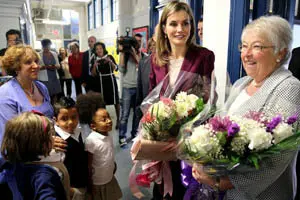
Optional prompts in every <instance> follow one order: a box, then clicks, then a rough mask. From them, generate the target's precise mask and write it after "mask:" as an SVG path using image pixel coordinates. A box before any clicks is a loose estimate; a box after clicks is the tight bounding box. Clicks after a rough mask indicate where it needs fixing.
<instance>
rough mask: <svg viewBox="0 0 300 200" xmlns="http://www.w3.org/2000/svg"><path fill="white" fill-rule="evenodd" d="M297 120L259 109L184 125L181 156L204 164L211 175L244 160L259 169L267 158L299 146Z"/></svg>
mask: <svg viewBox="0 0 300 200" xmlns="http://www.w3.org/2000/svg"><path fill="white" fill-rule="evenodd" d="M296 121H297V117H296V116H291V117H288V118H284V117H282V116H280V115H278V116H276V117H273V118H272V119H270V120H268V119H266V118H265V117H264V115H263V113H255V112H250V113H249V114H247V115H245V116H243V117H239V116H225V117H219V116H215V117H213V118H211V119H210V120H209V121H208V122H207V123H206V124H203V125H200V126H197V127H194V128H192V129H191V130H190V131H187V130H188V129H183V131H182V132H181V138H180V147H179V151H178V156H179V157H180V158H182V159H185V160H188V161H191V162H197V163H201V164H203V165H204V168H205V167H206V168H207V169H208V170H207V172H208V174H211V175H213V174H215V173H218V172H220V173H221V174H222V173H223V172H224V173H226V172H227V171H228V170H230V169H233V168H234V167H235V166H237V165H240V164H243V165H247V166H252V167H255V168H256V169H258V168H259V161H261V160H262V159H263V158H266V157H269V156H271V155H273V154H276V153H280V152H282V151H286V150H293V149H297V148H298V146H299V144H300V132H298V133H295V131H294V129H293V126H292V125H293V123H295V122H296ZM221 171H223V172H221Z"/></svg>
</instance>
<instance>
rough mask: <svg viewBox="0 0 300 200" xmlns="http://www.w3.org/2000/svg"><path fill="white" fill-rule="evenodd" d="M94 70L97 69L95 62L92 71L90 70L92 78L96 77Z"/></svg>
mask: <svg viewBox="0 0 300 200" xmlns="http://www.w3.org/2000/svg"><path fill="white" fill-rule="evenodd" d="M96 69H97V62H96V63H95V64H94V65H93V67H92V70H91V73H92V76H97V70H96Z"/></svg>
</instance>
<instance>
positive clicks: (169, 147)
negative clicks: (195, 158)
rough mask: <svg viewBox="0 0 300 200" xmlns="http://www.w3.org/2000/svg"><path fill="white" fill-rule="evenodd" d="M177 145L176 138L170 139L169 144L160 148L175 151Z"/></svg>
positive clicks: (164, 150)
mask: <svg viewBox="0 0 300 200" xmlns="http://www.w3.org/2000/svg"><path fill="white" fill-rule="evenodd" d="M177 147H178V144H177V141H176V140H170V141H169V144H168V145H167V146H165V147H164V148H162V150H161V152H176V150H177Z"/></svg>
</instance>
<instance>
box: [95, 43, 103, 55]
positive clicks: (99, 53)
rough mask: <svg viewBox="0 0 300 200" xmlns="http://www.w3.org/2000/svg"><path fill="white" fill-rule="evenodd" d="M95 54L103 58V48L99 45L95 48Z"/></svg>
mask: <svg viewBox="0 0 300 200" xmlns="http://www.w3.org/2000/svg"><path fill="white" fill-rule="evenodd" d="M96 54H97V56H99V57H102V56H104V50H103V47H102V46H101V45H97V46H96Z"/></svg>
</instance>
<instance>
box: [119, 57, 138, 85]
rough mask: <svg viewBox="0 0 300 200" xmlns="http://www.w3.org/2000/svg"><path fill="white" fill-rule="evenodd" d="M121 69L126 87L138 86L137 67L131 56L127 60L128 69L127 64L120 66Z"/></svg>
mask: <svg viewBox="0 0 300 200" xmlns="http://www.w3.org/2000/svg"><path fill="white" fill-rule="evenodd" d="M119 71H120V72H121V73H122V75H123V79H122V80H123V85H122V87H124V88H136V87H137V67H136V64H135V62H134V61H133V59H132V58H129V60H128V62H127V69H125V66H119Z"/></svg>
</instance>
